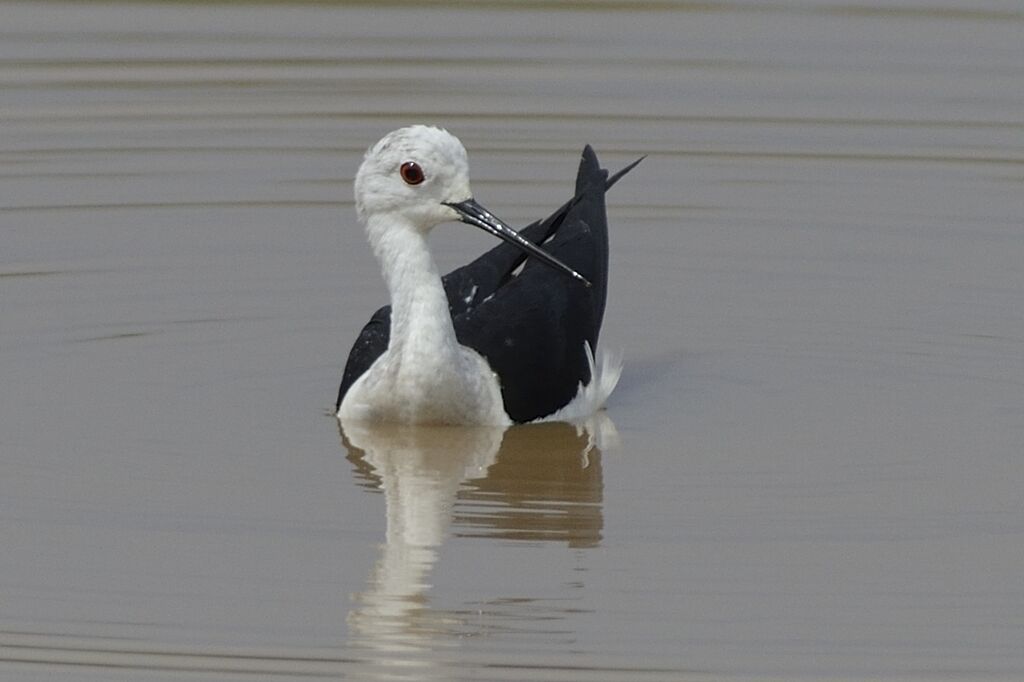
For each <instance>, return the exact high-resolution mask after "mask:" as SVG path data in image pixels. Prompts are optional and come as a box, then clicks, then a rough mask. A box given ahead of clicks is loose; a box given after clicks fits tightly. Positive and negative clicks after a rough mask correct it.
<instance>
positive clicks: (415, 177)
mask: <svg viewBox="0 0 1024 682" xmlns="http://www.w3.org/2000/svg"><path fill="white" fill-rule="evenodd" d="M398 172H399V174H401V176H402V179H403V180H405V184H407V185H418V184H420V183H421V182H423V180H424V175H423V169H422V168H420V165H419V164H418V163H416V162H415V161H406V162H405V163H403V164H402V167H401V168H399V169H398Z"/></svg>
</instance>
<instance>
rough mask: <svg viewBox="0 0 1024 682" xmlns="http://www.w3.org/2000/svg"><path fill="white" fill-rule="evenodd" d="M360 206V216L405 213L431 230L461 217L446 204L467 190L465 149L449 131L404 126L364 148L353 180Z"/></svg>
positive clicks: (465, 197)
mask: <svg viewBox="0 0 1024 682" xmlns="http://www.w3.org/2000/svg"><path fill="white" fill-rule="evenodd" d="M355 194H356V211H357V212H358V214H359V218H360V219H361V220H362V221H364V222H365V221H366V220H367V219H368V218H369V216H370V215H375V214H387V213H392V214H401V215H402V216H403V217H405V218H406V219H407V221H408V222H409V223H410V224H412V225H413V226H415V227H417V228H419V229H421V230H423V231H427V230H430V228H432V227H434V226H435V225H437V224H438V223H443V222H447V221H450V220H458V219H459V214H458V213H457V212H456V211H455V209H453V208H451V207H450V206H448V205H446V204H447V203H460V202H463V201H466V200H468V199H470V198H471V197H472V196H473V195H472V193H471V192H470V191H469V161H468V160H467V158H466V148H465V147H463V146H462V143H461V142H459V139H458V138H457V137H455V136H454V135H452V134H451V133H449V132H448V131H446V130H442V129H440V128H432V127H429V126H424V125H415V126H409V127H408V128H400V129H398V130H395V131H393V132H391V133H388V134H387V135H385V136H384V137H383V138H382V139H381V140H380V141H379V142H378V143H377V144H375V145H373V146H372V147H370V149H369V150H367V152H366V157H365V158H364V159H363V163H362V165H361V166H359V172H358V173H356V181H355Z"/></svg>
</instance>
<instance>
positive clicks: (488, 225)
mask: <svg viewBox="0 0 1024 682" xmlns="http://www.w3.org/2000/svg"><path fill="white" fill-rule="evenodd" d="M444 205H445V206H448V207H450V208H453V209H455V212H456V213H458V214H459V220H460V221H462V222H464V223H466V224H467V225H473V226H475V227H479V228H480V229H481V230H483V231H485V232H489V233H491V234H493V235H494V236H495V237H497V238H498V239H503V240H504V241H506V242H508V243H509V244H512V245H513V246H515V247H517V248H519V249H520V250H522V251H523V252H525V253H526V254H527V255H529V256H533V257H534V258H536V259H537V260H539V261H541V262H543V263H545V264H546V265H549V266H551V267H553V268H554V269H556V270H561V271H562V272H564V273H565V274H567V275H569V276H570V277H572V278H573V279H577V280H579V281H580V282H583V283H584V284H585V285H587V286H588V287H589V286H590V282H589V281H588V280H587V278H586V277H584V276H583V275H581V274H580V273H578V272H576V271H575V270H573V269H572V268H570V267H569V266H568V265H566V264H565V263H563V262H562V261H560V260H558V259H557V258H555V257H554V256H552V255H551V254H550V253H548V252H547V251H545V250H543V249H541V248H540V247H539V246H537V245H536V244H534V243H533V242H531V241H529V240H528V239H525V238H524V237H522V236H520V234H519V233H518V232H516V231H515V230H513V229H512V228H511V227H509V226H508V225H506V224H505V223H504V222H502V221H501V219H499V218H498V217H497V216H496V215H494V214H493V213H491V212H490V211H488V210H487V209H486V208H484V207H483V206H481V205H480V204H478V203H476V200H474V199H466V200H465V201H459V202H447V201H446V202H444Z"/></svg>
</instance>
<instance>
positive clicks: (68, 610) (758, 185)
mask: <svg viewBox="0 0 1024 682" xmlns="http://www.w3.org/2000/svg"><path fill="white" fill-rule="evenodd" d="M0 16H2V17H3V19H2V21H0V130H2V134H0V320H2V322H0V382H2V386H3V388H2V389H0V422H2V423H0V546H2V547H3V551H2V552H0V677H3V678H4V679H18V680H36V679H39V680H41V679H47V680H52V679H68V680H71V679H74V680H83V679H89V680H92V679H95V680H110V679H131V680H135V679H145V680H151V679H167V680H181V679H200V680H205V679H210V680H212V679H237V680H250V679H257V678H259V679H282V680H284V679H296V678H304V677H310V676H312V677H317V676H324V677H333V678H344V679H359V680H362V679H409V680H412V679H437V680H451V679H466V680H488V679H494V680H530V679H544V680H557V679H572V680H621V679H637V680H643V679H649V680H661V679H664V680H681V679H683V680H685V679H689V680H710V679H730V678H744V679H748V678H754V679H794V678H799V677H809V678H826V677H827V678H830V679H835V678H848V679H867V678H872V679H877V678H886V679H892V678H896V677H900V678H915V679H928V680H939V679H941V680H949V679H955V680H967V679H972V680H973V679H994V678H995V679H998V678H1005V679H1019V678H1021V677H1022V676H1024V653H1022V652H1024V648H1022V647H1021V646H1020V643H1021V641H1024V578H1022V573H1021V570H1020V567H1021V563H1022V560H1024V506H1022V505H1021V502H1020V490H1021V488H1022V486H1024V459H1022V457H1021V451H1022V447H1021V446H1022V443H1024V314H1022V310H1024V309H1022V306H1021V301H1022V292H1024V274H1022V268H1021V263H1022V262H1024V229H1022V227H1024V226H1022V216H1024V118H1022V116H1021V112H1022V111H1024V68H1022V67H1024V43H1022V41H1021V40H1020V36H1021V35H1022V29H1024V12H1022V10H1021V8H1020V5H1019V4H1018V3H1015V2H998V1H992V2H970V3H969V2H955V1H952V0H950V1H943V2H909V1H908V2H896V3H885V4H883V3H861V4H858V5H856V6H853V5H849V4H844V3H839V2H827V1H821V2H814V1H808V2H780V3H773V4H765V5H760V4H752V3H732V2H721V3H697V4H690V3H678V4H677V3H646V4H642V5H639V6H631V7H627V5H626V3H617V4H612V5H609V6H602V3H594V4H592V5H591V4H586V3H584V4H576V3H574V4H572V5H571V6H569V5H565V6H563V7H560V8H558V9H550V8H548V9H545V8H542V7H539V6H536V5H531V6H530V7H527V8H513V7H512V6H511V5H504V4H496V5H493V6H489V7H487V8H477V9H470V8H465V7H458V8H452V7H447V6H444V5H443V4H431V5H430V6H420V5H393V6H388V7H386V8H383V9H382V8H379V7H369V6H366V7H363V6H355V7H353V6H348V7H342V6H332V5H275V4H272V3H260V4H257V5H253V6H246V5H244V4H242V3H237V4H232V5H227V6H206V5H203V4H187V5H185V4H183V5H174V4H168V5H163V4H150V5H131V4H116V5H110V6H108V5H102V4H93V3H83V4H73V5H60V4H50V3H33V4H10V3H4V4H0ZM413 122H423V123H433V124H438V125H444V126H446V127H448V128H449V129H451V130H452V131H453V132H454V133H456V134H457V135H459V136H460V137H461V139H462V140H463V142H464V143H465V144H466V146H467V147H468V148H469V150H470V160H471V164H472V167H473V177H474V186H475V194H476V196H477V198H478V199H480V201H481V202H483V203H484V204H485V205H487V206H489V207H491V208H492V209H493V210H495V211H496V212H498V213H500V214H501V215H502V216H503V217H504V218H505V219H506V220H508V221H509V222H511V223H513V224H525V223H526V222H528V221H530V220H532V219H534V218H536V217H538V216H541V215H544V214H546V213H547V212H548V211H550V210H551V209H552V208H553V207H555V206H557V205H559V204H560V203H561V202H562V201H564V200H565V199H566V198H567V197H568V196H569V193H570V192H571V186H572V184H571V183H572V178H573V175H574V172H575V165H576V161H577V155H578V153H579V150H580V149H581V148H582V146H583V145H584V144H585V143H590V144H592V145H594V147H595V148H596V150H597V151H598V153H599V155H600V157H601V159H602V161H603V162H604V163H605V164H606V165H608V166H609V167H612V168H616V167H619V166H622V165H624V164H626V163H628V162H629V161H631V160H633V159H634V158H636V157H637V156H639V155H641V154H647V155H648V159H647V160H646V161H645V162H644V163H643V164H642V165H641V166H640V167H639V168H638V169H637V170H636V171H634V173H633V174H631V175H630V176H629V177H628V178H626V179H625V180H623V182H622V183H620V184H619V185H618V186H617V187H616V188H615V189H614V190H613V191H612V192H611V194H610V195H609V219H610V222H611V225H612V230H611V233H612V245H611V248H612V257H611V270H612V271H611V290H610V294H609V302H608V309H607V315H606V322H605V330H604V332H603V334H602V342H603V343H604V344H607V345H608V346H609V347H610V348H613V349H621V350H622V351H623V352H624V354H625V358H626V371H625V374H624V377H623V380H622V383H621V385H620V387H619V388H618V390H617V391H616V393H615V394H614V395H613V398H612V400H611V402H610V405H609V410H608V413H607V415H606V416H605V417H602V418H601V419H600V420H598V421H597V422H594V423H592V424H590V425H587V426H585V427H581V428H579V429H576V428H573V427H569V426H565V425H549V426H544V427H530V428H526V429H513V430H510V431H508V432H504V433H501V432H493V431H490V430H486V429H484V430H468V431H460V430H455V431H452V430H443V429H442V430H439V431H430V430H427V431H423V430H416V429H413V430H403V429H395V430H383V431H381V432H376V433H346V434H342V433H340V432H339V430H338V425H337V424H336V422H335V420H334V419H333V418H332V417H330V416H329V414H328V413H329V411H330V406H331V404H332V401H333V398H334V395H335V392H336V389H337V382H338V380H339V379H340V376H341V368H342V365H343V362H344V358H345V356H346V354H347V352H348V349H349V346H350V344H351V342H352V340H353V339H354V338H355V336H356V334H357V333H358V331H359V329H360V328H361V326H362V324H363V323H364V322H365V320H366V319H367V318H368V316H369V315H370V314H371V313H372V312H373V310H375V309H376V308H377V307H378V306H379V305H381V304H382V303H383V302H384V296H385V290H384V287H383V284H382V282H381V281H380V278H379V273H378V272H377V269H376V265H375V263H374V262H373V259H372V257H371V255H370V252H369V249H368V247H367V246H366V245H365V242H364V240H363V237H362V235H361V233H360V230H359V229H358V227H357V225H356V224H355V219H354V215H353V210H352V202H351V180H352V176H353V174H354V172H355V169H356V168H357V166H358V163H359V160H360V158H361V154H362V151H363V150H364V149H365V148H366V147H367V146H368V145H369V144H370V143H372V142H373V141H375V140H376V139H378V138H379V137H380V136H381V135H382V134H384V133H385V132H387V131H388V130H390V129H392V128H395V127H398V126H400V125H404V124H408V123H413ZM433 243H434V246H435V249H436V253H437V257H438V260H439V261H440V263H441V265H442V266H443V267H445V268H449V267H454V266H456V265H458V264H460V263H462V262H465V261H466V260H468V259H470V258H472V257H473V256H474V255H475V254H478V253H479V252H481V251H482V250H483V249H485V248H487V247H488V246H489V245H490V241H489V240H488V238H487V236H486V235H483V234H475V233H470V231H468V230H467V229H465V228H464V227H463V226H446V227H442V228H439V230H438V231H437V234H436V235H435V237H434V238H433Z"/></svg>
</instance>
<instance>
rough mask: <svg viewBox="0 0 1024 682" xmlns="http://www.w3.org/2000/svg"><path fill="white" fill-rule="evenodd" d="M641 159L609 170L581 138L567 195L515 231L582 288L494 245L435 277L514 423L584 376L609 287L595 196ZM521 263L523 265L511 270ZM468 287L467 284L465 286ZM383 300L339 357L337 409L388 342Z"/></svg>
mask: <svg viewBox="0 0 1024 682" xmlns="http://www.w3.org/2000/svg"><path fill="white" fill-rule="evenodd" d="M641 160H642V159H638V160H637V161H635V162H633V163H632V164H630V165H629V166H627V167H626V168H624V169H622V170H621V171H619V172H618V173H616V174H615V175H614V176H612V177H611V178H608V174H607V171H605V170H603V169H602V168H601V167H600V166H599V165H598V161H597V156H596V155H595V154H594V150H593V149H591V148H590V146H589V145H588V146H587V147H586V148H585V149H584V150H583V158H582V159H581V161H580V167H579V172H578V174H577V176H576V196H575V197H574V198H573V199H572V200H571V201H569V202H567V203H566V204H564V205H563V206H562V207H560V208H559V209H558V210H557V211H555V212H554V213H552V214H551V215H550V216H548V217H547V218H546V219H544V220H542V221H538V222H535V223H533V224H531V225H530V226H528V227H526V228H524V229H523V230H521V231H520V234H521V235H522V236H524V237H526V238H527V239H529V240H530V241H531V242H533V243H535V244H538V245H539V244H543V245H544V247H545V250H547V251H549V252H550V253H551V254H553V255H554V256H556V257H557V258H559V259H560V260H561V261H563V262H564V263H565V264H566V265H568V266H569V267H571V268H572V269H574V270H576V271H577V272H579V273H580V274H582V275H583V276H584V277H586V278H587V279H588V280H589V281H590V282H591V285H592V286H590V287H587V286H586V285H584V284H582V283H581V282H579V281H577V280H574V279H572V278H570V277H568V276H567V275H565V274H564V273H561V272H558V271H556V270H554V269H552V268H550V267H548V266H547V265H545V264H543V263H538V262H536V261H534V260H528V261H527V262H526V263H525V264H524V263H523V261H524V260H525V259H526V254H524V253H523V252H522V251H520V250H519V249H517V248H516V247H515V246H513V245H511V244H507V243H504V242H503V243H501V244H499V245H498V246H496V247H494V248H493V249H491V250H490V251H488V252H486V253H485V254H483V255H482V256H480V257H479V258H477V259H476V260H474V261H473V262H471V263H469V264H468V265H464V266H463V267H461V268H458V269H456V270H453V271H452V272H450V273H448V274H447V275H445V276H444V277H443V278H442V283H443V285H444V290H445V293H446V294H447V296H448V308H449V311H450V312H451V315H452V322H453V324H454V327H455V335H456V337H457V338H458V341H459V343H461V344H462V345H464V346H468V347H469V348H472V349H474V350H475V351H477V352H478V353H480V354H481V355H483V356H484V358H486V359H487V361H488V363H489V364H490V366H491V368H492V369H493V370H494V371H495V372H496V373H497V374H498V377H499V379H500V382H501V393H502V399H503V401H504V405H505V411H506V413H508V415H509V417H510V418H511V419H512V420H513V421H515V422H528V421H532V420H534V419H538V418H540V417H544V416H547V415H549V414H551V413H552V412H554V411H556V410H558V409H559V408H561V407H563V406H564V405H566V404H567V403H568V402H569V401H570V400H572V398H573V397H574V396H575V395H576V392H577V390H578V387H579V384H580V383H583V384H586V383H588V382H589V381H590V368H589V366H588V363H587V359H586V355H585V353H584V350H583V343H584V341H586V342H588V343H589V344H590V347H591V348H592V349H594V350H595V352H596V349H597V339H598V334H599V332H600V329H601V321H602V319H603V317H604V307H605V300H606V298H607V291H608V287H607V284H608V224H607V220H606V218H605V208H604V195H605V191H606V190H607V189H609V188H610V187H611V186H612V185H613V184H615V182H617V181H618V180H619V178H621V177H622V176H623V175H625V174H626V173H627V172H629V171H630V170H632V169H633V167H635V166H636V164H638V163H639V162H640V161H641ZM520 265H522V266H523V267H522V270H521V271H520V272H519V273H518V274H516V270H517V269H518V268H519V266H520ZM474 288H475V289H474ZM390 328H391V307H390V306H385V307H383V308H380V309H379V310H377V312H375V313H374V314H373V316H372V317H371V318H370V321H369V322H368V323H367V324H366V326H365V327H363V330H362V332H361V333H360V334H359V338H358V339H356V342H355V345H354V346H353V348H352V351H351V353H350V354H349V357H348V362H347V363H346V365H345V372H344V374H343V376H342V380H341V386H340V388H339V390H338V401H337V403H336V409H337V407H338V406H340V405H341V401H342V399H343V398H344V397H345V394H346V393H347V392H348V389H349V388H350V387H351V386H352V384H353V383H355V381H356V379H358V378H359V377H360V376H362V374H363V373H364V372H365V371H366V370H368V369H369V368H370V365H372V364H373V363H374V361H375V360H376V359H377V358H378V357H380V356H381V355H382V354H383V353H384V351H386V350H387V347H388V340H389V338H390Z"/></svg>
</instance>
